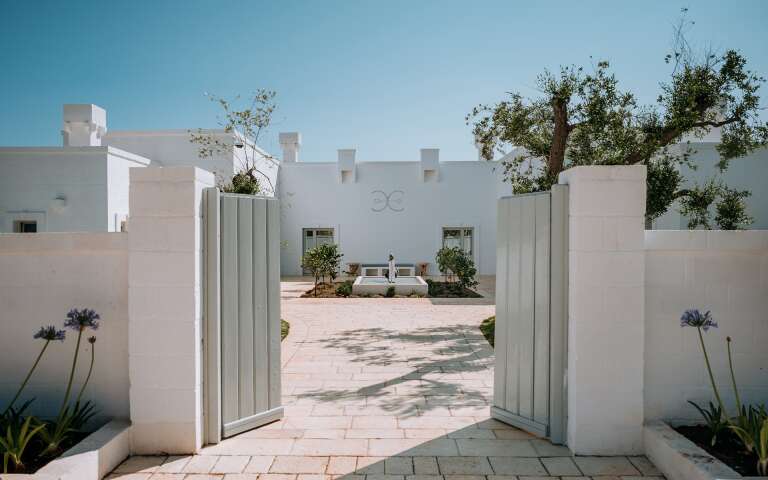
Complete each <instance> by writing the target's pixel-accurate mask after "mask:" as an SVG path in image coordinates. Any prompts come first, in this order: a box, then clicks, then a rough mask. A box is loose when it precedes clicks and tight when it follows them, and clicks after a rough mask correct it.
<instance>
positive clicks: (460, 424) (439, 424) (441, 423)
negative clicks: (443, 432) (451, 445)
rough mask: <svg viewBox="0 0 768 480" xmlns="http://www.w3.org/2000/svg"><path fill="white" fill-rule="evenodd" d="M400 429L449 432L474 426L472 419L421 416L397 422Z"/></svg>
mask: <svg viewBox="0 0 768 480" xmlns="http://www.w3.org/2000/svg"><path fill="white" fill-rule="evenodd" d="M399 424H400V428H406V429H407V428H445V429H450V430H458V429H460V428H465V427H468V426H470V425H474V424H475V421H474V419H473V418H472V417H438V416H434V417H433V416H422V417H411V418H403V419H401V420H400V421H399Z"/></svg>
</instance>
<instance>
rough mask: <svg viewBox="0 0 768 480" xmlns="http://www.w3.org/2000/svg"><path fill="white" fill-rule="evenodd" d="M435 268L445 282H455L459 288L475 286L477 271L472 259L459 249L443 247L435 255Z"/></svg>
mask: <svg viewBox="0 0 768 480" xmlns="http://www.w3.org/2000/svg"><path fill="white" fill-rule="evenodd" d="M435 262H436V263H437V268H438V269H439V270H440V273H442V274H443V275H444V276H445V279H446V282H454V281H455V282H456V283H457V284H458V285H459V287H461V288H472V287H474V286H476V285H477V281H476V280H475V275H476V274H477V269H476V268H475V262H474V261H473V260H472V257H470V256H469V254H468V253H467V252H465V251H464V249H462V248H459V247H443V248H441V249H440V250H438V251H437V255H435Z"/></svg>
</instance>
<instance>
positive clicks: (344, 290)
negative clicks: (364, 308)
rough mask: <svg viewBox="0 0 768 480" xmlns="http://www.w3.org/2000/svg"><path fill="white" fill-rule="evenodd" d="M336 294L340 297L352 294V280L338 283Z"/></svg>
mask: <svg viewBox="0 0 768 480" xmlns="http://www.w3.org/2000/svg"><path fill="white" fill-rule="evenodd" d="M336 295H340V296H342V297H348V296H350V295H352V282H351V281H349V280H347V281H345V282H342V283H340V284H339V286H338V287H336Z"/></svg>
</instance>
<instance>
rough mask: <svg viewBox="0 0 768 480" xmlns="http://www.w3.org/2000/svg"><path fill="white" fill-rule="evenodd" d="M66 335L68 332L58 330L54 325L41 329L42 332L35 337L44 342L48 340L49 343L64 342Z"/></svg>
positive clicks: (39, 331) (38, 332)
mask: <svg viewBox="0 0 768 480" xmlns="http://www.w3.org/2000/svg"><path fill="white" fill-rule="evenodd" d="M66 334H67V332H65V331H64V330H57V329H56V327H54V326H53V325H49V326H47V327H40V330H38V331H37V333H35V335H34V336H33V337H34V338H42V339H43V340H47V341H49V342H50V341H52V340H59V341H61V342H63V341H64V337H65V336H66Z"/></svg>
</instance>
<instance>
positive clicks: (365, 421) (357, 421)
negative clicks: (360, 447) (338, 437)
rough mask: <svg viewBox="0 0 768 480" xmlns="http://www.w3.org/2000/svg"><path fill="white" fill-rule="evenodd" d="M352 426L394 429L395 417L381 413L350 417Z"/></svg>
mask: <svg viewBox="0 0 768 480" xmlns="http://www.w3.org/2000/svg"><path fill="white" fill-rule="evenodd" d="M352 428H378V429H384V428H387V429H396V428H397V418H396V417H393V416H381V415H377V416H361V417H352Z"/></svg>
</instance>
